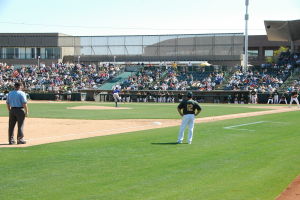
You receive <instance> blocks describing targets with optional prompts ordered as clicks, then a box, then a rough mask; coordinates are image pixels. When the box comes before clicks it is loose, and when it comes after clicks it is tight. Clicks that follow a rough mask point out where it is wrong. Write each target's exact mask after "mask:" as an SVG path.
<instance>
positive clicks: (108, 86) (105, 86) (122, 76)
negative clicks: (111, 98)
mask: <svg viewBox="0 0 300 200" xmlns="http://www.w3.org/2000/svg"><path fill="white" fill-rule="evenodd" d="M130 75H131V72H123V73H121V74H119V75H118V76H117V77H115V78H113V79H112V80H109V81H107V82H106V83H104V84H103V85H101V86H100V87H99V89H100V90H111V89H112V87H113V86H114V85H116V84H121V83H122V82H123V81H125V80H126V79H127V78H128V77H129V76H130Z"/></svg>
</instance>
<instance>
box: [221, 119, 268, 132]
mask: <svg viewBox="0 0 300 200" xmlns="http://www.w3.org/2000/svg"><path fill="white" fill-rule="evenodd" d="M265 122H267V121H258V122H252V123H247V124H239V125H235V126H227V127H224V129H234V128H235V127H240V126H247V125H251V124H261V123H265ZM236 130H247V131H253V130H249V129H236Z"/></svg>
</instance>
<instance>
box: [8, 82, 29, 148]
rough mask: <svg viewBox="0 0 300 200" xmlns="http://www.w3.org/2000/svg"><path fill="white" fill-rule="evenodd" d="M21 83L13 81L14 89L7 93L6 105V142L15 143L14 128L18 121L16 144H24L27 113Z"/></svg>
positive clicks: (25, 99)
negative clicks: (7, 118) (7, 116)
mask: <svg viewBox="0 0 300 200" xmlns="http://www.w3.org/2000/svg"><path fill="white" fill-rule="evenodd" d="M20 89H21V84H20V83H15V89H14V90H13V91H11V92H9V93H8V96H7V100H6V105H7V109H8V112H9V126H8V142H9V144H15V140H14V128H15V125H16V123H17V122H18V136H17V144H26V142H25V140H24V133H23V127H24V120H25V116H26V117H27V115H28V107H27V98H26V94H25V93H24V92H23V91H21V90H20Z"/></svg>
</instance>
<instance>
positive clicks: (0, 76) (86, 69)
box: [0, 63, 120, 92]
mask: <svg viewBox="0 0 300 200" xmlns="http://www.w3.org/2000/svg"><path fill="white" fill-rule="evenodd" d="M119 71H120V67H119V66H114V65H112V64H103V65H102V66H99V67H97V66H96V65H82V64H67V63H55V64H52V65H48V66H47V65H43V64H41V65H40V66H38V65H22V66H14V65H7V64H5V63H0V87H1V90H2V91H5V90H9V89H10V88H12V86H13V83H14V82H15V81H19V82H22V83H24V87H25V90H28V91H33V90H34V91H50V92H51V91H54V92H56V91H67V90H69V91H72V92H75V91H78V90H79V89H85V88H97V87H98V86H99V85H101V84H102V83H103V82H105V81H106V80H108V79H110V78H112V77H114V76H115V75H116V74H118V72H119Z"/></svg>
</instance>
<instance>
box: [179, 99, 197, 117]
mask: <svg viewBox="0 0 300 200" xmlns="http://www.w3.org/2000/svg"><path fill="white" fill-rule="evenodd" d="M178 108H179V109H183V114H184V115H187V114H195V110H196V109H197V110H201V107H200V106H199V104H198V103H197V102H196V101H194V100H184V101H182V102H181V103H180V104H179V105H178Z"/></svg>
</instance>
